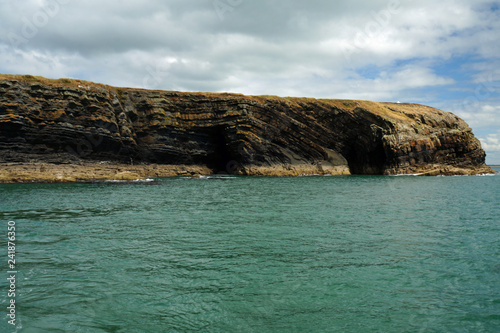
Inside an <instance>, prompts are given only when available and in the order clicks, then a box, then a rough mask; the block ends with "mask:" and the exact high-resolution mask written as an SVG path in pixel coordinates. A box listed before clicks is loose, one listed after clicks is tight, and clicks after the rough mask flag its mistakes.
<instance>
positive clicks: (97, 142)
mask: <svg viewBox="0 0 500 333" xmlns="http://www.w3.org/2000/svg"><path fill="white" fill-rule="evenodd" d="M81 160H95V161H102V160H106V161H114V162H127V163H130V162H133V163H139V162H144V163H158V164H172V165H180V164H183V165H203V166H207V167H209V168H210V169H211V170H213V171H214V172H226V173H235V174H269V175H271V174H277V175H278V174H290V175H292V174H315V173H319V174H347V173H353V174H400V173H429V174H474V173H483V172H492V170H491V169H489V168H488V167H486V166H485V164H484V161H485V153H484V151H483V150H482V149H481V146H480V143H479V141H478V140H477V139H476V138H475V137H474V135H473V133H472V131H471V129H470V128H469V126H468V125H467V124H466V123H465V122H464V121H463V120H461V119H459V118H458V117H457V116H455V115H453V114H451V113H448V112H444V111H440V110H437V109H433V108H430V107H426V106H422V105H415V104H394V103H376V102H368V101H350V100H316V99H305V98H278V97H264V96H259V97H255V96H243V95H237V94H211V93H180V92H168V91H151V90H141V89H130V88H114V87H109V86H104V85H98V84H93V83H89V82H83V81H78V80H65V79H61V80H47V79H43V78H35V77H32V76H4V77H3V78H2V79H0V161H3V162H27V161H42V162H53V163H68V162H78V161H81Z"/></svg>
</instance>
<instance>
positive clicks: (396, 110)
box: [0, 74, 438, 122]
mask: <svg viewBox="0 0 500 333" xmlns="http://www.w3.org/2000/svg"><path fill="white" fill-rule="evenodd" d="M0 79H6V80H17V81H21V82H27V83H40V84H44V85H48V86H58V87H61V86H64V87H71V88H80V87H85V88H101V89H105V90H108V91H109V90H114V91H117V92H118V94H119V95H121V94H122V93H123V91H127V90H147V91H155V92H172V91H163V90H151V89H140V88H124V87H123V88H122V87H113V86H109V85H105V84H102V83H95V82H90V81H85V80H79V79H69V78H60V79H49V78H45V77H43V76H33V75H15V74H0ZM175 93H178V94H179V95H181V96H182V95H185V96H189V95H191V96H203V97H208V98H227V97H234V98H241V99H249V100H253V101H256V102H259V103H265V102H266V101H275V102H281V103H285V104H287V105H290V106H295V107H301V106H302V105H303V104H316V105H318V104H323V105H327V106H330V107H336V108H339V109H343V110H346V111H349V112H353V110H355V109H356V108H358V107H359V108H363V109H367V110H369V111H371V112H373V113H375V114H377V115H379V116H382V117H386V118H391V119H394V120H399V121H400V120H403V121H412V122H413V121H414V120H413V119H410V117H408V116H407V115H406V114H408V113H410V114H417V113H418V114H430V113H434V114H435V113H436V112H437V111H438V110H437V109H435V108H432V107H428V106H425V105H420V104H408V103H379V102H372V101H364V100H347V99H316V98H310V97H279V96H273V95H260V96H247V95H243V94H237V93H212V92H175Z"/></svg>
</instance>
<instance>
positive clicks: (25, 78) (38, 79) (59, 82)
mask: <svg viewBox="0 0 500 333" xmlns="http://www.w3.org/2000/svg"><path fill="white" fill-rule="evenodd" d="M0 79H6V80H16V81H21V82H27V83H40V84H44V85H48V86H57V87H71V88H78V86H85V87H96V88H103V89H107V90H108V89H114V87H111V86H108V85H105V84H102V83H95V82H90V81H85V80H78V79H68V78H61V79H48V78H46V77H43V76H33V75H16V74H0Z"/></svg>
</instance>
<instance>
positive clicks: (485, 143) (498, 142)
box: [479, 132, 500, 152]
mask: <svg viewBox="0 0 500 333" xmlns="http://www.w3.org/2000/svg"><path fill="white" fill-rule="evenodd" d="M479 140H480V141H481V146H482V147H483V149H484V150H486V151H491V152H500V132H499V133H496V134H488V136H487V137H486V139H482V138H480V139H479Z"/></svg>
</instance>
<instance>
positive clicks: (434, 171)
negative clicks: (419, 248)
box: [0, 162, 495, 183]
mask: <svg viewBox="0 0 500 333" xmlns="http://www.w3.org/2000/svg"><path fill="white" fill-rule="evenodd" d="M415 171H416V172H411V173H408V174H412V175H416V176H440V175H441V176H455V175H480V174H490V173H495V171H493V170H492V169H491V168H489V167H484V168H476V169H464V168H453V167H449V166H437V165H430V166H428V167H427V168H425V169H420V170H415ZM212 174H214V171H213V170H211V169H209V168H207V167H205V166H201V165H200V166H193V165H159V164H149V165H129V164H116V163H99V162H96V163H89V162H85V163H78V164H52V163H37V162H32V163H0V183H72V182H85V181H110V180H113V181H135V180H141V179H151V178H169V177H192V178H198V177H201V176H205V175H212ZM240 175H246V176H267V177H297V176H310V175H350V172H349V170H348V169H346V168H330V169H326V170H325V169H317V168H307V167H305V166H289V167H288V168H281V167H279V168H272V167H259V166H254V167H249V168H247V169H245V170H244V172H243V173H240Z"/></svg>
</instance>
